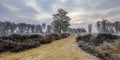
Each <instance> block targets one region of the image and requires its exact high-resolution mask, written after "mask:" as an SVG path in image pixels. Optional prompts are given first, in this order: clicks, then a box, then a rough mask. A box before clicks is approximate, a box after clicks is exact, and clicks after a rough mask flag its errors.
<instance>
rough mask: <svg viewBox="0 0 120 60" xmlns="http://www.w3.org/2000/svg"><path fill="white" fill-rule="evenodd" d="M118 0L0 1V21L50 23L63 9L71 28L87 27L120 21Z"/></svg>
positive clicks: (119, 0)
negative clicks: (99, 22)
mask: <svg viewBox="0 0 120 60" xmlns="http://www.w3.org/2000/svg"><path fill="white" fill-rule="evenodd" d="M119 2H120V0H0V21H12V22H19V21H20V22H22V21H26V22H25V23H28V22H30V23H32V22H34V24H35V23H39V24H41V23H46V21H47V23H48V22H49V23H51V22H52V21H53V19H52V15H53V14H56V13H57V9H59V8H63V9H64V10H66V11H67V12H68V16H69V17H70V18H71V21H70V23H71V26H73V25H74V27H81V26H85V27H86V26H87V24H88V23H95V22H96V21H100V20H102V19H108V20H110V21H114V20H120V3H119Z"/></svg>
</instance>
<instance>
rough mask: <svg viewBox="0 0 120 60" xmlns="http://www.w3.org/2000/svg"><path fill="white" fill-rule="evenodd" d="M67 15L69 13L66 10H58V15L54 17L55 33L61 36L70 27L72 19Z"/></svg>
mask: <svg viewBox="0 0 120 60" xmlns="http://www.w3.org/2000/svg"><path fill="white" fill-rule="evenodd" d="M66 14H67V12H66V11H65V10H63V9H58V13H57V14H54V15H53V19H54V21H53V22H52V25H53V27H54V31H55V32H57V33H60V34H61V32H64V33H66V30H67V28H68V27H69V26H70V23H69V20H70V18H69V17H68V16H67V15H66Z"/></svg>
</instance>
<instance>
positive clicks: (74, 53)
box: [0, 35, 93, 60]
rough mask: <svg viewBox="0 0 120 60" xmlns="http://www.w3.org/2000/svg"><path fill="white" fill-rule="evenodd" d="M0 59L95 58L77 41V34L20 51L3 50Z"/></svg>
mask: <svg viewBox="0 0 120 60" xmlns="http://www.w3.org/2000/svg"><path fill="white" fill-rule="evenodd" d="M0 60H93V59H91V57H89V56H88V55H87V54H86V53H85V52H84V51H83V50H81V49H80V48H79V47H78V46H77V45H76V43H75V35H71V36H69V37H68V38H65V39H61V40H56V41H53V42H52V43H50V44H44V45H41V46H39V47H37V48H33V49H29V50H25V51H22V52H18V53H12V52H3V53H1V54H0Z"/></svg>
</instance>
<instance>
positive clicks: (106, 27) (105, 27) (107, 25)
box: [96, 19, 120, 33]
mask: <svg viewBox="0 0 120 60" xmlns="http://www.w3.org/2000/svg"><path fill="white" fill-rule="evenodd" d="M96 25H97V26H96V27H97V30H98V33H118V32H120V21H115V22H109V21H108V20H105V19H103V20H102V21H97V23H96Z"/></svg>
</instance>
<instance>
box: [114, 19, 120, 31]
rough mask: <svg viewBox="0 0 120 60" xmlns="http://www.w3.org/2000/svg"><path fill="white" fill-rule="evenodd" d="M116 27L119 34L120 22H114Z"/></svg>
mask: <svg viewBox="0 0 120 60" xmlns="http://www.w3.org/2000/svg"><path fill="white" fill-rule="evenodd" d="M114 26H115V30H116V32H117V33H118V32H120V21H116V22H114Z"/></svg>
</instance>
